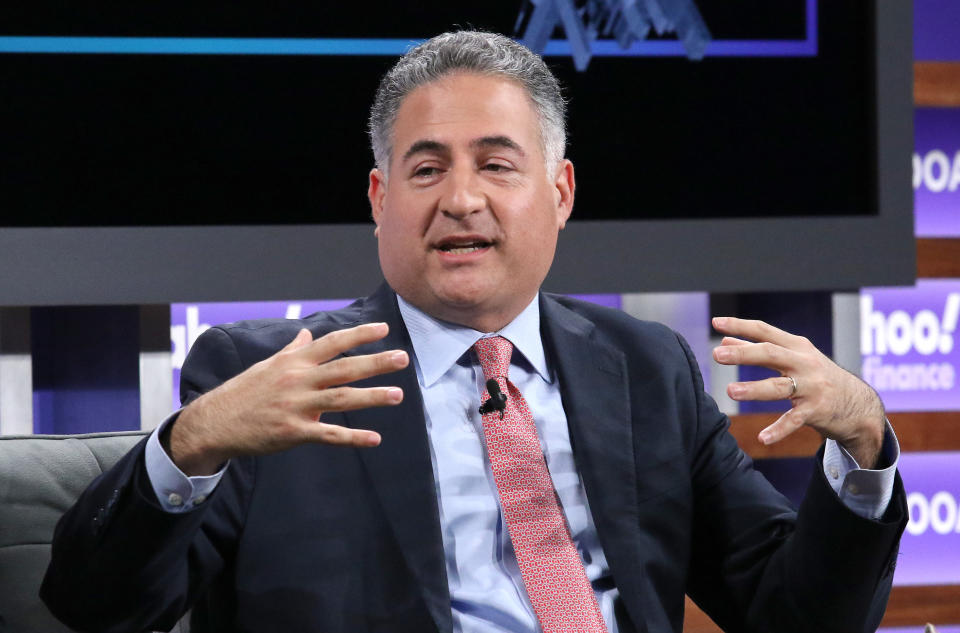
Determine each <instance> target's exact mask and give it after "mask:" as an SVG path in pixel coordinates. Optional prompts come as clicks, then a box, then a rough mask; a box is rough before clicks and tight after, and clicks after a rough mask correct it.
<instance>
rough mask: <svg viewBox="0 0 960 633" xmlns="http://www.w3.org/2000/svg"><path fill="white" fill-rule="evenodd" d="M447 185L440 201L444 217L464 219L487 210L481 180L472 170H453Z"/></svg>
mask: <svg viewBox="0 0 960 633" xmlns="http://www.w3.org/2000/svg"><path fill="white" fill-rule="evenodd" d="M446 185H447V188H446V191H445V192H444V196H443V199H442V200H441V201H440V211H441V212H442V213H443V214H444V215H447V216H450V217H454V218H457V219H462V218H465V217H467V216H469V215H472V214H474V213H479V212H480V211H483V210H484V209H486V208H487V198H486V196H485V195H484V194H483V190H482V186H481V183H480V179H479V177H478V176H477V174H476V173H475V172H474V171H473V170H472V169H466V168H464V169H453V170H451V172H450V174H449V177H448V178H447V182H446Z"/></svg>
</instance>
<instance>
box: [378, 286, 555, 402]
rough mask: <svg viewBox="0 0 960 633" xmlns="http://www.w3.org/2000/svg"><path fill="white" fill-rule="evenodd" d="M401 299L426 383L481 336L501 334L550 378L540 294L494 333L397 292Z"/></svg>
mask: <svg viewBox="0 0 960 633" xmlns="http://www.w3.org/2000/svg"><path fill="white" fill-rule="evenodd" d="M397 303H398V305H399V307H400V316H401V317H402V318H403V323H404V325H406V326H407V332H409V333H410V342H411V343H413V351H414V354H415V355H416V360H417V363H418V364H419V366H420V373H421V375H422V376H423V386H424V387H429V386H431V385H432V384H433V383H435V382H436V381H437V380H439V379H440V377H441V376H443V375H444V374H445V373H447V370H449V369H450V367H452V366H453V364H454V363H456V362H457V360H458V359H459V358H460V357H461V356H463V353H464V352H466V351H467V350H468V349H470V348H471V347H472V346H473V344H474V343H476V342H477V341H478V340H479V339H481V338H483V337H485V336H497V335H498V336H502V337H504V338H506V339H507V340H509V341H510V342H511V343H513V347H514V349H515V350H519V351H520V353H521V354H523V356H524V358H526V359H527V361H528V362H529V363H530V365H531V366H533V368H534V369H535V370H536V371H537V373H538V374H540V376H541V377H542V378H543V379H544V380H545V381H547V382H550V374H549V372H548V371H547V358H546V355H545V354H544V352H543V341H542V340H541V338H540V301H539V295H538V296H536V297H534V298H533V301H531V302H530V304H529V305H528V306H527V307H526V308H524V310H523V312H521V313H520V314H518V315H517V317H516V318H515V319H514V320H513V321H511V322H510V323H508V324H507V325H506V326H505V327H504V328H502V329H501V330H499V331H497V332H493V333H491V334H484V333H483V332H478V331H476V330H472V329H470V328H468V327H464V326H462V325H455V324H453V323H448V322H446V321H441V320H439V319H435V318H433V317H432V316H430V315H429V314H427V313H425V312H423V311H421V310H419V309H418V308H416V307H414V306H413V305H411V304H409V303H407V302H406V301H404V300H403V297H401V296H400V295H397Z"/></svg>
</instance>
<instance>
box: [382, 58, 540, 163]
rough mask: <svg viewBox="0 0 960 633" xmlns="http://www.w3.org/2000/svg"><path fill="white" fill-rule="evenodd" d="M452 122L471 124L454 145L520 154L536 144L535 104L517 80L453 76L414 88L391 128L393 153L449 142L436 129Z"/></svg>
mask: <svg viewBox="0 0 960 633" xmlns="http://www.w3.org/2000/svg"><path fill="white" fill-rule="evenodd" d="M521 103H522V104H524V105H520V104H521ZM524 106H525V107H524ZM451 120H453V121H457V120H459V122H460V123H461V124H463V123H464V122H466V123H467V124H469V125H470V126H471V127H470V129H469V138H467V139H464V138H463V136H462V135H458V138H457V139H456V141H457V142H458V143H464V142H468V143H469V144H470V146H471V147H473V148H483V147H492V146H501V147H504V148H510V149H516V150H521V151H522V149H523V147H524V146H525V145H526V144H528V143H530V142H531V141H532V140H533V141H534V142H537V141H539V137H540V133H541V130H540V119H539V115H538V112H537V108H536V104H535V103H534V102H533V100H532V99H531V98H530V95H529V93H528V92H527V90H526V88H525V87H524V86H523V85H522V84H521V83H520V82H518V81H516V80H514V79H512V78H509V77H500V76H497V75H486V74H479V73H473V72H456V73H452V74H448V75H445V76H443V77H440V78H438V79H435V80H433V81H430V82H427V83H425V84H422V85H420V86H417V87H416V88H414V89H413V90H411V91H410V92H409V93H408V94H407V95H406V96H405V97H404V98H403V100H402V101H401V102H400V105H399V107H398V108H397V113H396V118H395V119H394V121H393V125H392V126H391V127H392V129H391V135H392V136H393V141H394V143H395V145H394V152H393V153H394V155H395V156H396V155H397V154H399V155H400V156H401V157H405V156H406V155H407V153H408V152H409V151H410V150H413V151H422V150H424V149H428V145H427V143H431V142H437V143H441V144H444V143H450V142H451V141H452V140H453V139H449V138H443V134H442V133H440V132H439V131H438V130H440V129H442V128H443V126H444V124H445V123H449V122H450V121H451ZM474 121H476V123H474ZM480 125H483V127H482V128H479V126H480ZM527 137H532V139H529V138H527ZM534 139H535V140H534ZM415 145H417V146H418V147H416V148H415V147H414V146H415ZM434 149H440V148H439V147H435V148H434ZM528 151H529V150H528Z"/></svg>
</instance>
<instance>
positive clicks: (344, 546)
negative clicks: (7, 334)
mask: <svg viewBox="0 0 960 633" xmlns="http://www.w3.org/2000/svg"><path fill="white" fill-rule="evenodd" d="M540 301H541V321H542V325H541V327H542V336H543V341H544V348H545V350H546V353H547V355H548V359H549V361H550V362H551V363H552V364H553V366H554V367H556V368H557V371H558V375H559V380H560V386H561V394H562V399H563V405H564V409H565V411H566V414H567V419H568V422H569V427H570V437H571V441H572V444H573V449H574V455H575V459H576V463H577V468H578V471H579V472H580V475H581V477H582V479H583V485H584V487H585V489H586V492H587V496H588V498H589V501H590V507H591V510H592V512H593V518H594V522H595V524H596V527H597V530H598V533H599V536H600V541H601V543H602V545H603V548H604V552H605V553H606V556H607V559H608V560H609V564H610V567H611V571H612V574H613V578H614V580H615V582H616V585H617V587H618V588H619V591H620V599H619V604H618V606H617V617H618V621H619V625H620V630H621V631H622V632H624V633H629V632H631V631H649V632H651V633H653V632H656V633H659V632H664V631H680V630H681V625H682V619H683V605H684V593H685V592H687V593H689V594H690V595H691V596H692V597H693V598H694V600H696V601H697V602H698V603H699V604H700V605H701V606H702V607H703V608H704V609H705V610H706V611H707V612H708V613H709V614H710V615H711V616H712V617H713V618H714V619H715V620H716V621H717V622H718V624H720V625H721V626H722V627H724V628H725V629H726V630H728V631H778V632H779V633H784V632H788V631H798V632H799V631H803V632H805V633H807V632H809V631H821V630H822V631H843V632H844V633H849V632H851V631H865V630H871V631H872V630H873V629H871V628H870V627H871V626H875V625H876V623H877V622H878V621H879V617H880V616H881V615H882V612H883V607H884V605H885V603H886V596H887V592H888V591H889V583H890V578H891V576H892V568H893V561H894V560H895V556H896V551H897V543H898V539H899V535H900V533H901V532H902V530H903V526H904V524H905V522H906V510H905V499H904V495H903V490H902V485H901V484H900V483H899V478H898V481H897V489H896V493H895V495H894V500H893V502H892V503H891V505H890V508H889V510H888V511H887V513H886V515H885V516H884V517H883V519H882V520H880V521H870V520H866V519H862V518H860V517H858V516H856V515H855V514H853V513H852V512H850V511H849V510H848V509H847V508H846V507H844V506H843V504H842V503H841V502H840V501H839V499H838V498H837V497H836V495H835V494H834V493H833V491H832V490H831V489H830V488H829V485H828V484H827V483H826V480H825V478H824V477H823V474H822V472H820V469H817V473H816V474H815V476H814V478H813V481H812V482H811V485H810V488H809V491H808V493H807V496H806V499H805V501H804V503H803V506H802V508H801V509H800V512H799V515H798V514H797V513H796V512H795V511H794V509H793V508H792V507H791V505H790V503H789V502H788V501H787V500H786V499H785V498H784V497H782V496H781V495H780V494H779V493H777V492H776V491H775V490H774V489H773V488H772V487H771V486H770V484H769V483H768V482H767V481H766V480H765V479H764V478H763V477H762V476H761V475H760V474H758V473H757V472H756V471H755V470H753V468H752V466H751V463H750V460H749V458H747V457H746V456H745V455H744V454H743V453H742V452H741V451H740V450H739V448H738V447H737V445H736V443H735V441H734V440H733V438H732V437H731V436H730V435H729V434H728V433H727V426H728V421H727V418H726V417H725V416H724V415H722V414H721V413H720V412H719V411H718V410H717V408H716V406H715V404H714V403H713V401H712V400H711V399H710V398H709V397H708V396H707V395H705V394H704V392H703V385H702V382H701V378H700V374H699V371H698V369H697V367H696V364H695V361H694V359H693V355H692V354H691V352H690V350H689V348H688V347H687V345H686V343H685V342H684V341H683V340H682V339H681V338H680V337H678V336H677V335H676V334H675V333H673V332H672V331H670V330H669V329H667V328H665V327H663V326H661V325H658V324H653V323H645V322H639V321H636V320H635V319H632V318H630V317H629V316H626V315H625V314H623V313H621V312H618V311H614V310H609V309H605V308H601V307H597V306H594V305H591V304H586V303H582V302H579V301H575V300H572V299H567V298H562V297H555V296H549V295H542V296H541V299H540ZM373 321H386V322H387V323H389V324H390V334H389V335H388V336H387V338H386V339H384V340H383V341H379V342H377V343H374V344H370V345H366V346H364V347H362V348H359V349H357V350H354V351H353V352H351V353H357V354H359V353H370V352H376V351H380V350H384V349H393V348H401V349H406V350H407V351H408V352H411V353H412V348H411V344H410V340H409V337H408V335H407V333H406V330H405V328H404V326H403V322H402V320H401V318H400V314H399V311H398V308H397V304H396V297H395V295H394V294H393V292H392V291H390V289H389V288H387V287H386V286H384V287H382V288H381V289H380V290H379V291H378V292H377V293H375V294H374V295H372V296H370V297H368V298H366V299H363V300H360V301H358V302H357V303H355V304H353V305H352V306H350V307H347V308H345V309H343V310H339V311H335V312H329V313H320V314H317V315H313V316H310V317H307V318H306V319H303V320H302V321H297V320H271V321H252V322H242V323H238V324H231V325H227V326H222V327H216V328H212V329H211V330H209V331H207V332H206V333H204V335H203V336H202V337H201V338H200V339H198V341H197V343H196V344H195V346H194V348H193V350H192V351H191V353H190V356H189V358H188V359H187V362H186V364H185V366H184V369H183V386H182V395H183V397H184V399H185V401H189V400H191V399H193V398H195V397H196V396H197V395H199V394H200V393H202V392H204V391H207V390H209V389H212V388H213V387H215V386H217V385H218V384H220V383H221V382H223V381H225V380H227V379H228V378H230V377H231V376H234V375H236V374H237V373H239V372H241V371H243V370H244V369H246V368H247V367H249V366H250V365H252V364H254V363H256V362H257V361H259V360H261V359H263V358H266V357H268V356H270V355H271V354H273V353H274V352H276V351H277V350H278V349H279V348H281V347H283V346H284V345H286V344H287V343H289V342H290V341H291V340H292V339H293V337H294V335H295V334H296V332H297V331H298V330H299V329H300V328H301V327H307V328H309V329H310V330H311V332H313V334H314V336H320V335H322V334H324V333H326V332H329V331H331V330H335V329H340V328H345V327H349V326H352V325H355V324H359V323H367V322H373ZM362 384H363V385H364V386H367V385H397V386H400V387H401V388H403V390H404V393H405V394H406V397H405V400H404V402H403V403H402V404H401V405H400V406H398V407H395V408H385V409H367V410H363V411H352V412H347V413H343V414H325V415H324V418H325V420H327V421H329V422H331V423H336V424H343V425H346V426H350V427H355V428H364V429H372V430H374V431H377V432H378V433H380V434H381V435H382V438H383V442H382V444H381V445H380V446H379V447H377V448H366V449H354V448H342V447H332V446H324V445H309V446H302V447H299V448H295V449H293V450H289V451H286V452H283V453H280V454H276V455H271V456H266V457H257V458H240V459H235V460H233V461H232V462H231V464H230V467H229V469H228V471H227V473H226V475H225V477H224V479H223V480H222V481H221V483H220V485H219V486H218V488H217V490H216V492H215V493H214V494H213V495H212V496H211V498H210V499H209V500H208V501H207V502H206V503H204V505H203V506H202V507H200V508H199V509H198V510H196V511H194V512H190V513H187V514H182V515H171V514H167V513H165V512H163V511H162V510H161V508H160V507H159V505H158V504H157V501H156V499H155V497H154V495H153V492H152V490H151V488H150V485H149V483H148V482H147V481H146V479H147V478H146V474H145V469H144V466H143V447H142V445H141V446H139V447H137V448H136V449H135V450H134V451H132V452H131V453H130V454H129V455H128V456H127V457H125V458H124V459H123V460H122V461H121V462H120V463H119V464H118V465H117V466H116V468H114V469H113V470H111V471H109V472H108V473H105V474H104V475H103V476H101V477H100V478H99V479H98V480H97V481H96V482H94V484H93V485H92V486H91V487H90V489H88V491H87V492H86V493H85V494H84V496H83V497H82V498H81V499H80V501H79V502H78V503H77V505H76V506H75V507H74V508H73V509H72V510H71V511H70V512H69V513H67V514H66V515H65V516H64V518H63V519H62V520H61V522H60V524H59V525H58V527H57V534H56V541H55V544H54V548H53V561H52V563H51V566H50V568H49V570H48V573H47V577H46V579H45V583H44V587H43V590H42V595H43V597H44V599H45V600H46V601H47V602H48V604H49V605H50V607H51V608H52V610H53V611H54V613H56V614H57V615H58V616H59V617H61V618H62V619H63V620H64V621H66V622H68V623H70V624H72V625H73V626H74V627H76V628H79V629H83V630H96V631H132V630H141V629H154V628H165V627H169V626H172V625H173V623H174V622H175V621H176V620H177V618H179V617H180V615H181V614H182V613H183V612H184V611H185V610H186V609H188V608H190V607H192V608H193V618H194V620H193V624H194V627H195V631H197V632H198V633H200V632H202V631H285V632H289V631H318V632H319V631H324V632H332V631H343V632H350V633H359V632H366V631H370V632H373V631H390V632H403V631H409V632H411V633H413V632H416V633H423V632H428V631H438V632H442V633H447V632H448V631H450V630H451V611H450V599H449V593H448V589H447V578H446V572H445V562H444V553H443V547H442V540H441V532H440V525H439V518H438V511H437V501H436V491H435V484H434V479H433V473H432V469H431V465H430V451H429V444H428V438H427V435H426V431H425V425H424V417H423V403H422V400H421V397H420V391H419V387H418V384H417V379H416V373H415V370H414V368H413V365H412V364H411V365H410V366H409V367H408V368H407V369H406V370H404V371H401V372H399V373H395V374H388V375H386V376H379V377H376V378H371V379H369V380H364V381H362Z"/></svg>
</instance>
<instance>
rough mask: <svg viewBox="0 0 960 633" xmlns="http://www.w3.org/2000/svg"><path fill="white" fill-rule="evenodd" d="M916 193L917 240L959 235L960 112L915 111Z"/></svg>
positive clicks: (933, 109)
mask: <svg viewBox="0 0 960 633" xmlns="http://www.w3.org/2000/svg"><path fill="white" fill-rule="evenodd" d="M913 192H914V197H913V198H914V209H915V210H916V215H915V217H916V233H917V236H918V237H957V236H960V109H958V108H917V109H916V110H915V111H914V153H913Z"/></svg>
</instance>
